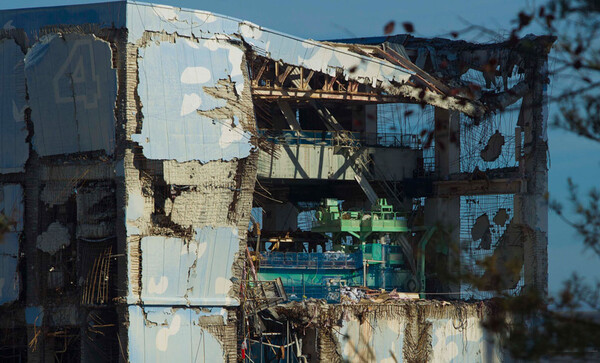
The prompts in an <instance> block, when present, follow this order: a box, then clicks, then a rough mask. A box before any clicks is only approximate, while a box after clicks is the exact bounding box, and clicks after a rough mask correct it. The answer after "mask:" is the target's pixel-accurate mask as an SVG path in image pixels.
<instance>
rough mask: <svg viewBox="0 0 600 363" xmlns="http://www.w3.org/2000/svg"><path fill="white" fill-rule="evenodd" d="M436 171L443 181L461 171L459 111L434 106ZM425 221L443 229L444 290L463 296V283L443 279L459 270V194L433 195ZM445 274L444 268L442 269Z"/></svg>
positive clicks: (428, 203)
mask: <svg viewBox="0 0 600 363" xmlns="http://www.w3.org/2000/svg"><path fill="white" fill-rule="evenodd" d="M434 138H435V170H436V173H437V176H438V178H439V179H441V180H445V179H447V178H448V176H450V175H451V174H453V173H458V172H460V114H459V113H458V112H455V111H448V110H444V109H440V108H436V109H435V132H434ZM425 224H426V225H427V226H437V227H438V228H440V229H441V232H442V233H441V234H438V235H440V236H443V237H442V240H441V241H439V240H438V241H432V242H433V243H440V244H442V245H443V247H447V250H448V258H447V260H446V261H445V265H446V270H447V273H448V275H447V276H440V277H441V279H442V285H443V288H444V290H445V291H448V292H456V295H452V296H451V297H454V298H459V297H460V284H458V283H451V282H450V281H443V280H444V278H445V277H450V278H451V277H456V276H458V274H459V273H460V250H461V246H460V197H434V198H427V200H426V201H425ZM439 272H440V273H443V271H439Z"/></svg>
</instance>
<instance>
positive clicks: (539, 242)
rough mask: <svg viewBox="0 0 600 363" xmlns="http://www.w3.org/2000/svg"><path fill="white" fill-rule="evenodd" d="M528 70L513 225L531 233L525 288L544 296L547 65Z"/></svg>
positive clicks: (541, 62)
mask: <svg viewBox="0 0 600 363" xmlns="http://www.w3.org/2000/svg"><path fill="white" fill-rule="evenodd" d="M535 63H536V64H533V65H532V66H531V67H530V69H533V70H535V71H534V72H535V73H534V74H532V76H531V83H530V84H531V92H529V93H528V94H527V95H525V97H523V103H522V107H521V113H520V115H519V126H521V127H522V130H523V136H524V137H523V140H524V143H523V156H522V157H521V159H520V161H519V167H520V170H521V171H522V172H523V173H524V175H525V178H526V180H527V189H526V191H525V192H524V193H520V194H518V195H515V199H514V218H513V220H514V222H515V223H519V224H524V225H526V226H528V227H529V228H530V231H531V233H530V234H528V235H527V236H525V238H524V254H525V256H524V257H525V265H524V277H525V289H535V290H537V291H538V292H539V293H541V294H542V295H544V296H547V294H548V158H547V155H548V135H547V132H546V131H547V130H546V128H547V121H548V120H547V119H548V112H547V104H548V100H547V95H546V85H547V83H548V81H547V79H548V74H547V64H546V61H545V59H544V60H538V61H537V62H535Z"/></svg>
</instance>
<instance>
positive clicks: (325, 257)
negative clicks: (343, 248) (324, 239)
mask: <svg viewBox="0 0 600 363" xmlns="http://www.w3.org/2000/svg"><path fill="white" fill-rule="evenodd" d="M260 267H261V268H265V267H266V268H269V267H270V268H310V269H346V270H348V269H349V270H354V269H359V268H362V252H360V251H357V252H354V253H343V252H325V253H323V252H310V253H307V252H261V253H260Z"/></svg>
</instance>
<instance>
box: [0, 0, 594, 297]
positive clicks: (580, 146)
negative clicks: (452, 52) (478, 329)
mask: <svg viewBox="0 0 600 363" xmlns="http://www.w3.org/2000/svg"><path fill="white" fill-rule="evenodd" d="M95 2H98V1H90V0H75V1H69V0H21V1H9V0H0V9H14V8H25V7H41V6H54V5H70V4H84V3H95ZM160 3H161V4H165V5H172V6H177V7H183V8H191V9H200V10H207V11H212V12H215V13H220V14H224V15H228V16H232V17H236V18H240V19H244V20H249V21H251V22H254V23H256V24H259V25H261V26H263V27H267V28H271V29H275V30H278V31H282V32H284V33H288V34H292V35H296V36H300V37H304V38H311V39H317V40H319V39H336V38H347V37H358V36H360V37H363V36H380V35H383V26H384V25H385V24H387V23H388V22H389V21H392V20H393V21H395V22H396V24H401V23H403V22H411V23H413V24H414V27H415V33H414V34H415V35H416V36H425V37H434V36H442V37H448V36H449V34H450V32H452V31H456V30H462V29H464V28H466V27H468V26H469V25H473V24H474V25H481V26H484V27H486V28H487V29H492V30H495V31H496V32H499V33H501V34H507V33H508V32H507V31H506V29H509V28H510V27H511V25H512V24H513V23H512V21H513V19H515V18H516V15H517V14H518V12H519V11H521V10H523V8H524V6H527V4H532V3H533V4H535V2H533V1H531V0H529V1H523V0H503V1H498V0H494V1H490V0H462V1H456V0H455V1H449V0H421V1H406V0H368V1H365V0H302V1H281V0H278V1H275V0H252V1H250V0H245V1H242V0H219V1H215V0H213V1H207V2H202V1H198V0H196V1H192V0H162V1H160ZM537 3H538V4H540V3H541V2H540V1H538V2H537ZM396 32H403V30H402V29H401V27H400V25H397V28H396ZM463 38H464V39H465V40H469V41H480V42H485V41H489V40H490V39H489V37H485V36H482V35H481V34H477V33H470V34H467V35H466V36H464V37H463ZM563 86H564V85H562V84H560V83H559V81H554V82H553V84H551V86H550V88H549V94H550V95H552V93H553V92H557V90H558V89H560V88H561V87H563ZM555 112H556V107H555V106H552V105H550V107H549V113H550V118H552V117H553V114H555ZM549 149H550V151H549V156H550V157H549V159H550V166H551V168H550V173H549V189H550V198H552V199H556V200H558V201H566V197H567V193H566V191H567V188H566V185H567V183H566V180H567V178H568V177H571V178H573V180H574V181H575V183H576V184H578V185H579V188H580V190H581V192H585V191H587V190H589V189H590V188H592V187H600V185H599V183H598V180H600V152H599V151H600V145H599V144H598V143H594V142H591V141H587V140H585V139H583V138H581V137H577V136H575V135H573V134H571V133H568V132H564V131H561V130H557V129H554V128H550V131H549ZM565 211H566V212H568V211H569V209H568V208H567V209H566V210H565ZM598 262H600V261H599V259H598V257H596V256H595V255H594V254H593V253H592V252H591V251H586V250H585V248H584V247H583V244H582V241H581V239H580V238H579V237H578V236H577V234H576V233H575V232H574V230H573V229H572V228H570V227H569V226H568V225H567V224H566V223H565V222H564V221H562V220H561V219H560V218H559V217H558V216H557V215H555V214H554V213H553V212H550V215H549V285H550V287H549V288H550V292H551V293H553V292H554V293H555V292H557V291H558V290H559V289H560V288H561V286H562V282H563V281H564V280H566V279H567V278H569V277H570V276H571V274H572V273H573V272H577V273H578V274H580V275H581V276H586V277H587V279H588V281H590V282H592V281H593V280H594V279H600V268H598V267H597V266H598Z"/></svg>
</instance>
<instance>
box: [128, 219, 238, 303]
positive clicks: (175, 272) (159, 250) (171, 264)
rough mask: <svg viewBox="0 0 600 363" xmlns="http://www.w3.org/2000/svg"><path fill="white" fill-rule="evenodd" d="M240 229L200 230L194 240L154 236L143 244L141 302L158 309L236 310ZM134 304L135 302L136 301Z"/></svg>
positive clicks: (143, 240)
mask: <svg viewBox="0 0 600 363" xmlns="http://www.w3.org/2000/svg"><path fill="white" fill-rule="evenodd" d="M239 245H240V239H239V236H238V232H237V228H235V227H219V228H211V227H205V228H198V229H196V233H195V237H194V239H193V240H190V241H185V240H183V239H181V238H174V237H164V236H150V237H143V238H142V241H141V251H142V268H141V272H140V273H141V281H142V292H141V300H142V302H143V303H144V304H154V305H188V306H190V305H192V306H223V305H229V306H236V305H238V304H239V301H238V300H237V299H235V298H232V297H230V296H229V291H230V289H231V287H232V285H233V283H232V282H231V280H230V279H231V277H232V270H231V268H232V265H233V261H234V258H235V256H236V254H237V252H238V250H239ZM130 300H135V297H133V298H132V299H130Z"/></svg>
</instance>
